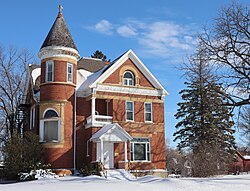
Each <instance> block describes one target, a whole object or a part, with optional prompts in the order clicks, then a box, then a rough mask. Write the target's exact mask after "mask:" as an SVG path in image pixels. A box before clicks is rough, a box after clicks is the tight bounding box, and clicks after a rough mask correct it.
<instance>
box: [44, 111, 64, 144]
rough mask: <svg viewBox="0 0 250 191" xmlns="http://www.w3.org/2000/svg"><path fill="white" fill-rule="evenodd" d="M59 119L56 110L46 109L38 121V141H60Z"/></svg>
mask: <svg viewBox="0 0 250 191" xmlns="http://www.w3.org/2000/svg"><path fill="white" fill-rule="evenodd" d="M60 121H61V119H60V118H59V116H58V114H57V112H56V111H55V110H53V109H48V110H47V111H46V112H45V113H44V115H43V119H41V121H40V141H41V142H52V143H57V142H59V141H60Z"/></svg>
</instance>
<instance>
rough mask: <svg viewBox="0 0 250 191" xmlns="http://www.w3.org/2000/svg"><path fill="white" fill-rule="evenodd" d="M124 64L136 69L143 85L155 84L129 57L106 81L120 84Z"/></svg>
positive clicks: (140, 83) (150, 85)
mask: <svg viewBox="0 0 250 191" xmlns="http://www.w3.org/2000/svg"><path fill="white" fill-rule="evenodd" d="M124 66H130V67H132V68H133V69H135V70H136V71H137V73H138V77H139V79H140V80H139V85H140V86H143V87H151V88H152V87H153V85H152V84H151V83H150V82H149V81H148V79H147V78H146V77H145V76H144V75H143V74H142V73H141V72H140V70H139V69H138V68H137V67H136V66H135V65H134V63H133V62H132V61H131V60H130V59H128V60H126V61H125V62H124V64H122V65H121V66H120V67H119V68H118V69H117V70H116V71H114V72H113V73H112V74H111V75H110V76H109V77H108V78H107V79H106V80H105V81H104V83H112V84H119V82H120V76H119V75H120V71H121V69H122V68H123V67H124Z"/></svg>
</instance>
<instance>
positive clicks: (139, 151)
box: [134, 143, 146, 160]
mask: <svg viewBox="0 0 250 191" xmlns="http://www.w3.org/2000/svg"><path fill="white" fill-rule="evenodd" d="M134 159H135V160H146V144H145V143H134Z"/></svg>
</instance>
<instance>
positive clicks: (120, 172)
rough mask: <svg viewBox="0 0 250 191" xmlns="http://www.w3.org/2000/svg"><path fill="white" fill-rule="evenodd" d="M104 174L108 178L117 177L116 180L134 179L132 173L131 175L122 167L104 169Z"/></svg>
mask: <svg viewBox="0 0 250 191" xmlns="http://www.w3.org/2000/svg"><path fill="white" fill-rule="evenodd" d="M106 175H107V178H108V179H117V180H132V179H135V177H134V175H132V174H131V173H129V172H128V171H126V170H124V169H114V170H106Z"/></svg>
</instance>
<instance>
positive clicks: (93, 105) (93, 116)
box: [91, 97, 96, 124]
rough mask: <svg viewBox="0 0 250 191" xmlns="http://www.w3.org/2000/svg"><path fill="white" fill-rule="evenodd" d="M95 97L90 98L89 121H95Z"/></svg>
mask: <svg viewBox="0 0 250 191" xmlns="http://www.w3.org/2000/svg"><path fill="white" fill-rule="evenodd" d="M95 99H96V97H92V98H91V122H92V124H94V123H95Z"/></svg>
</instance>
